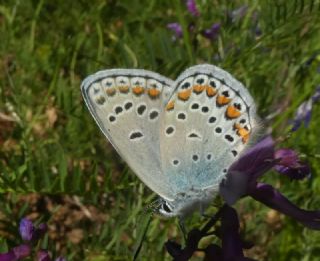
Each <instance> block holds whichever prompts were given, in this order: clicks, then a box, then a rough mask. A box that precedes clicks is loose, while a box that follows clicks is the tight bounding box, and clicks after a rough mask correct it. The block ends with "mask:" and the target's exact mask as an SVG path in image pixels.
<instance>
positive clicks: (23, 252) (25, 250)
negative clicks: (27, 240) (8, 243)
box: [12, 244, 31, 259]
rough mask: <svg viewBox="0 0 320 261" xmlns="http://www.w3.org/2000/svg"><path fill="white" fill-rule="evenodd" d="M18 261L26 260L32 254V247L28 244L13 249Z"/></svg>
mask: <svg viewBox="0 0 320 261" xmlns="http://www.w3.org/2000/svg"><path fill="white" fill-rule="evenodd" d="M12 251H13V253H14V254H15V256H16V257H17V259H21V258H25V257H27V256H29V255H30V254H31V247H30V246H29V245H27V244H22V245H20V246H16V247H14V248H13V249H12Z"/></svg>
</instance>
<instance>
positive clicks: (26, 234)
mask: <svg viewBox="0 0 320 261" xmlns="http://www.w3.org/2000/svg"><path fill="white" fill-rule="evenodd" d="M19 231H20V235H21V238H22V239H23V240H24V241H34V242H36V241H38V240H39V239H40V238H41V237H42V236H43V235H44V234H45V233H46V232H47V225H46V224H45V223H42V224H40V225H39V226H38V228H36V227H35V226H34V225H33V223H32V222H31V221H30V220H29V219H27V218H23V219H21V221H20V226H19Z"/></svg>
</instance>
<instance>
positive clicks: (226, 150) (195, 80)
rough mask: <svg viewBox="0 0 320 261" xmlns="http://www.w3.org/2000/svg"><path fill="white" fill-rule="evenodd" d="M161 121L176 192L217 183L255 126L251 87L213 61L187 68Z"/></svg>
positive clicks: (164, 157) (166, 167)
mask: <svg viewBox="0 0 320 261" xmlns="http://www.w3.org/2000/svg"><path fill="white" fill-rule="evenodd" d="M174 89H175V90H174V92H173V94H172V96H171V97H170V99H169V100H168V103H167V105H166V109H165V112H164V115H163V120H162V122H161V132H160V147H161V148H160V150H161V163H162V171H163V172H164V173H165V175H166V176H168V179H169V180H170V184H171V186H172V189H173V191H174V192H175V193H182V192H185V191H188V190H190V189H193V188H194V189H205V188H208V187H216V189H218V186H219V183H220V182H221V180H222V178H223V177H224V176H225V175H226V172H227V169H228V168H229V167H230V165H231V164H232V163H233V162H234V161H235V160H236V159H237V158H238V156H239V154H240V153H241V152H242V151H243V150H244V149H245V147H246V146H247V144H248V141H249V139H250V138H251V137H252V136H253V133H252V132H253V129H254V128H255V127H256V125H257V124H256V113H255V105H254V102H253V100H252V98H251V96H250V95H249V93H248V91H247V90H246V88H245V87H244V86H243V85H242V84H241V83H240V82H238V81H237V80H235V79H234V78H233V77H232V76H231V75H230V74H228V73H227V72H225V71H224V70H222V69H220V68H217V67H215V66H213V65H197V66H193V67H191V68H189V69H187V70H186V71H185V72H183V73H182V74H181V75H180V76H179V77H178V79H177V80H176V81H175V83H174Z"/></svg>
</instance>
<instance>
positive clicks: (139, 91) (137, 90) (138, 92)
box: [132, 86, 144, 95]
mask: <svg viewBox="0 0 320 261" xmlns="http://www.w3.org/2000/svg"><path fill="white" fill-rule="evenodd" d="M132 91H133V93H134V94H135V95H141V94H143V93H144V88H143V87H141V86H135V87H133V88H132Z"/></svg>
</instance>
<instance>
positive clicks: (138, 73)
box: [81, 69, 173, 200]
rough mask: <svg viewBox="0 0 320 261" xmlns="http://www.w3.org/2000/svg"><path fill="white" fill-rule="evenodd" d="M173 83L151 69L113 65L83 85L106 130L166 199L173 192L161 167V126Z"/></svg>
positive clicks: (117, 147) (152, 186)
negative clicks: (121, 67) (112, 67)
mask: <svg viewBox="0 0 320 261" xmlns="http://www.w3.org/2000/svg"><path fill="white" fill-rule="evenodd" d="M172 84H173V82H172V81H171V80H170V79H167V78H165V77H163V76H161V75H159V74H156V73H153V72H150V71H146V70H132V69H112V70H105V71H100V72H97V73H96V74H94V75H91V76H89V77H88V78H86V79H85V80H84V81H83V83H82V85H81V90H82V94H83V97H84V100H85V102H86V104H87V106H88V108H89V110H90V113H91V114H92V116H93V118H94V119H95V121H96V123H97V124H98V125H99V127H100V129H101V131H102V132H103V134H104V135H105V136H106V137H107V138H108V140H109V141H110V143H111V144H112V145H113V146H114V148H115V149H116V150H117V152H118V153H119V154H120V155H121V157H122V158H123V159H124V160H125V161H126V162H127V163H128V165H129V166H130V168H131V169H132V170H133V171H134V172H135V173H136V174H137V175H138V177H139V178H140V179H141V180H142V181H143V182H144V183H145V184H146V185H147V186H148V187H149V188H150V189H152V190H153V191H155V192H156V193H158V194H159V195H160V196H162V197H163V198H165V199H167V200H171V199H172V194H171V189H170V187H169V183H168V181H167V179H166V177H165V176H164V175H163V173H162V171H161V163H160V145H159V129H160V118H161V115H162V112H163V108H164V104H166V103H167V100H168V98H169V97H170V95H171V92H172V90H173V89H172V87H171V86H172Z"/></svg>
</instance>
